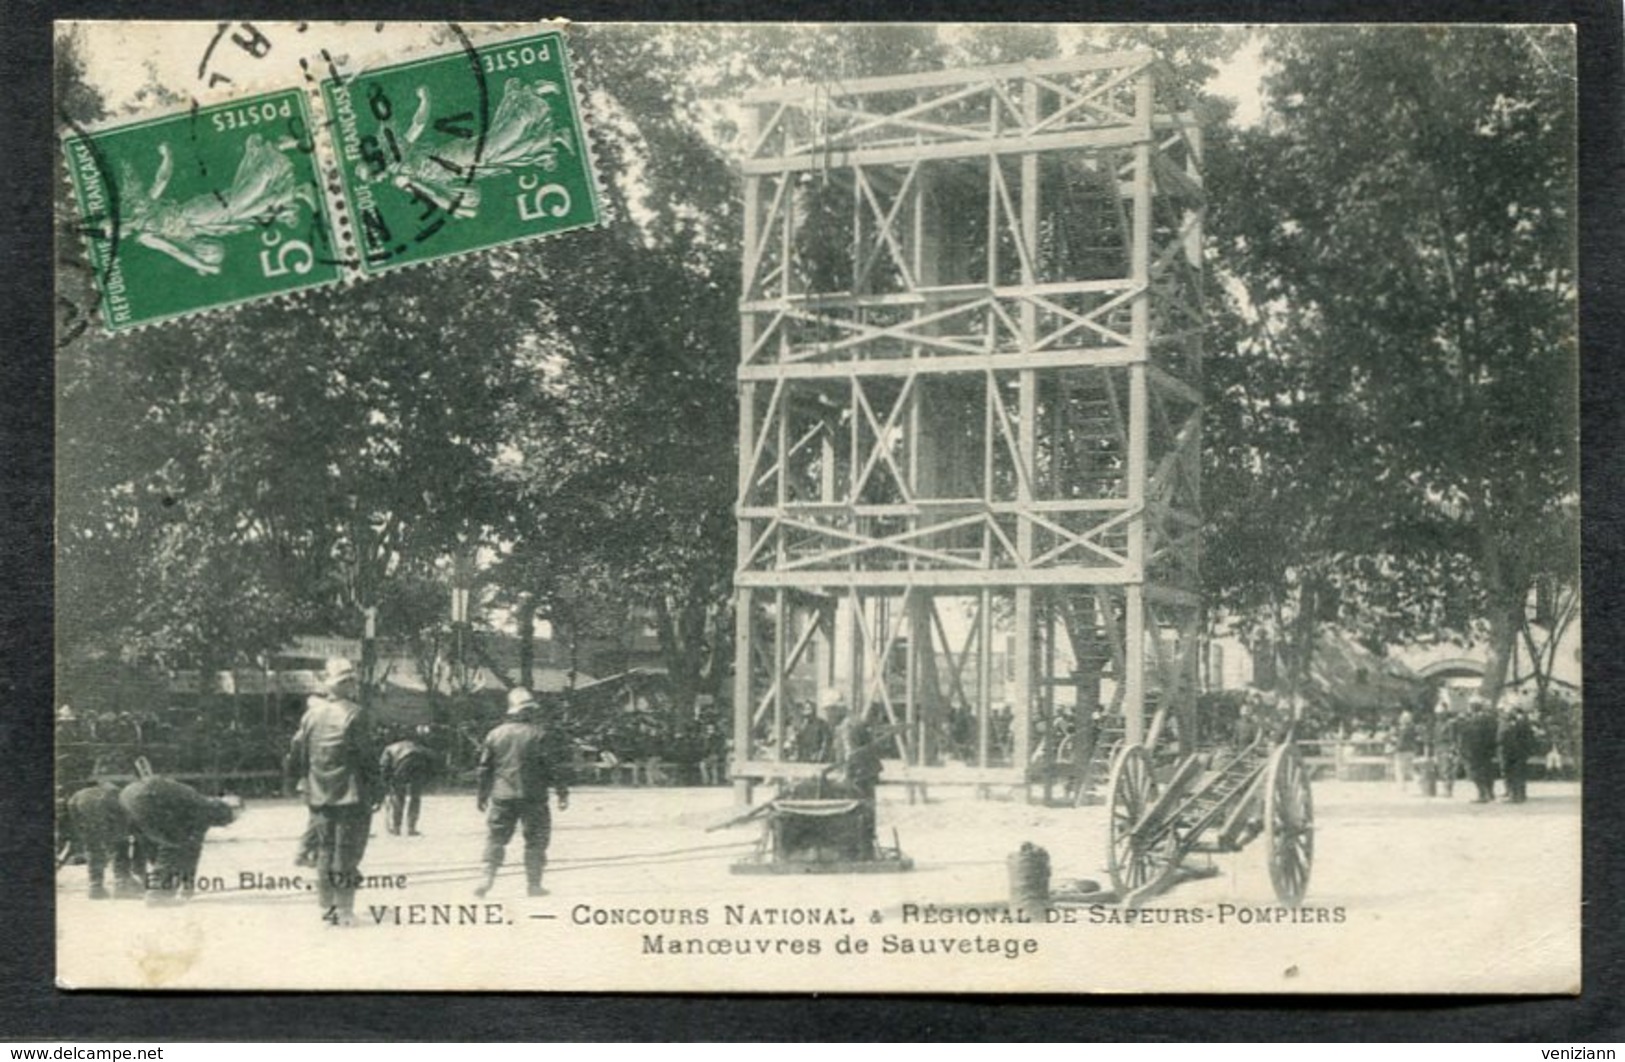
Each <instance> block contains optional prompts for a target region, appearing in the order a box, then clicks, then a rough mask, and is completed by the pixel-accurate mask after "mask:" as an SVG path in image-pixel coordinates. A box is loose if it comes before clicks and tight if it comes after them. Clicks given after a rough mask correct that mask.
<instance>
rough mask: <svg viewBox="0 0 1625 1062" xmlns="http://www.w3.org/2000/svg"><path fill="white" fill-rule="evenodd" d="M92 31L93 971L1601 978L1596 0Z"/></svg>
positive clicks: (84, 623)
mask: <svg viewBox="0 0 1625 1062" xmlns="http://www.w3.org/2000/svg"><path fill="white" fill-rule="evenodd" d="M55 61H56V74H57V76H56V89H57V99H56V106H57V114H58V135H59V144H58V151H59V158H60V181H59V184H58V187H57V195H56V210H57V227H56V232H57V248H56V250H57V257H56V282H57V292H58V299H57V302H58V307H59V314H58V337H57V344H58V346H57V357H56V379H57V387H58V390H57V399H58V400H57V410H56V427H57V436H56V455H57V469H58V480H57V494H56V496H57V501H58V509H57V517H56V518H57V605H56V624H57V627H56V638H57V642H56V644H57V659H56V675H57V693H56V699H55V700H56V703H55V708H54V710H55V713H56V736H57V740H56V790H57V799H58V804H57V806H58V835H59V844H58V852H57V865H56V896H57V904H56V908H57V923H56V941H57V976H58V982H59V984H60V985H61V986H63V987H64V988H71V989H91V988H119V989H139V988H145V989H159V990H199V989H255V990H280V989H288V990H295V989H304V990H309V989H358V990H360V989H365V990H396V989H399V990H413V991H421V990H447V991H455V990H522V991H543V992H546V991H561V992H565V991H568V992H580V991H612V992H628V991H648V992H700V991H703V992H718V991H722V992H818V993H840V992H885V993H912V992H918V993H927V992H929V993H943V992H955V993H959V992H976V993H1011V992H1015V993H1175V992H1177V993H1193V992H1194V993H1315V994H1339V993H1350V994H1353V993H1358V994H1372V993H1477V994H1484V993H1512V994H1569V993H1578V992H1579V991H1580V988H1581V985H1580V925H1581V895H1580V881H1581V874H1580V870H1581V866H1580V835H1581V799H1580V797H1581V785H1582V774H1583V761H1582V754H1581V747H1580V744H1581V743H1580V734H1581V717H1582V702H1583V683H1582V679H1581V674H1580V648H1579V647H1580V634H1581V632H1580V623H1579V614H1580V580H1579V561H1578V534H1579V532H1578V527H1579V473H1578V469H1579V427H1578V392H1577V384H1576V380H1577V367H1578V357H1579V350H1578V336H1577V328H1576V310H1577V288H1576V265H1575V255H1576V233H1577V231H1578V226H1579V224H1580V221H1581V219H1580V218H1579V217H1578V216H1577V205H1576V204H1577V199H1576V180H1577V177H1576V129H1577V115H1576V91H1575V89H1576V82H1575V69H1576V56H1575V39H1574V34H1573V32H1572V29H1571V28H1570V27H1565V26H1544V25H1543V26H1519V25H1502V26H1491V25H1473V26H1467V25H1460V26H1425V27H1424V26H1356V25H1349V26H1335V27H1334V26H1295V27H1284V26H1225V25H1189V26H1180V25H1143V26H1142V25H1132V24H1113V25H1082V24H1024V25H1018V24H978V25H932V24H922V23H911V24H907V25H881V24H869V25H851V24H826V25H803V24H798V25H788V24H786V25H769V24H755V25H723V24H717V25H702V24H577V23H570V22H566V21H556V22H547V23H536V24H501V25H483V24H463V23H449V22H448V23H394V22H383V23H375V22H365V23H323V22H298V23H295V22H263V23H261V22H228V23H213V22H211V23H202V22H197V23H190V22H116V23H115V22H63V23H60V24H58V26H57V27H56V60H55Z"/></svg>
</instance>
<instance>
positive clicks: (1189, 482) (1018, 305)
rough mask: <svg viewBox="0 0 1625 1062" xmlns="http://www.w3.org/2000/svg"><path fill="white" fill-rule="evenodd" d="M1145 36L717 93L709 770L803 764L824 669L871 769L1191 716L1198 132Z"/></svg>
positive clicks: (1134, 736)
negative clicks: (1173, 100) (727, 721)
mask: <svg viewBox="0 0 1625 1062" xmlns="http://www.w3.org/2000/svg"><path fill="white" fill-rule="evenodd" d="M1157 65H1158V64H1157V61H1156V60H1155V58H1154V57H1153V56H1152V55H1151V54H1150V53H1143V52H1128V53H1116V54H1102V55H1092V56H1086V57H1077V58H1067V59H1053V60H1046V61H1040V62H1028V63H1020V64H1013V65H1007V66H996V67H985V68H979V69H967V70H947V71H941V72H934V73H924V74H913V75H907V76H900V77H883V78H869V79H858V80H846V81H840V82H833V83H820V84H810V85H786V86H782V87H776V88H769V89H765V90H762V91H758V92H755V93H753V94H752V95H750V96H749V97H748V98H747V99H746V104H747V112H748V115H749V118H748V121H747V123H746V128H745V132H744V141H745V144H746V151H747V155H746V158H745V161H744V164H743V170H744V175H745V187H744V192H745V201H744V280H743V295H742V299H741V303H740V364H739V399H740V413H739V495H738V528H739V536H738V562H737V569H736V577H735V578H736V586H737V594H738V602H737V606H738V609H737V634H736V637H737V644H736V658H735V666H736V671H735V678H734V681H735V686H734V762H733V769H734V773H735V776H736V778H742V779H751V778H764V777H774V776H778V777H784V776H794V775H797V774H802V773H810V772H814V771H816V770H817V769H818V768H817V767H815V766H810V765H808V766H797V765H791V764H787V763H786V762H784V761H785V760H786V759H788V755H787V753H786V748H787V742H788V738H789V734H790V732H791V731H792V729H793V726H794V721H795V712H796V710H797V706H798V705H799V704H801V703H802V702H807V701H816V700H818V699H819V698H820V696H821V695H822V696H826V697H827V696H828V695H829V691H831V690H833V691H836V692H837V693H838V694H839V695H840V698H841V700H842V702H843V703H844V704H845V705H847V706H856V708H857V709H858V710H861V711H866V712H869V713H871V722H873V723H875V724H876V725H877V726H879V727H880V728H881V729H880V731H879V732H880V733H882V734H883V735H885V741H886V748H885V750H884V753H885V755H887V756H888V757H890V758H892V759H899V760H901V763H900V764H895V763H894V764H891V765H889V766H888V768H887V773H886V778H887V779H888V780H892V781H898V780H915V781H939V782H945V781H950V780H953V781H966V782H974V783H980V784H1018V785H1019V784H1023V783H1025V782H1027V781H1029V780H1032V779H1033V774H1032V772H1033V771H1034V770H1035V765H1037V769H1041V768H1042V767H1043V765H1044V764H1046V763H1048V762H1049V761H1050V760H1051V759H1052V758H1053V756H1054V754H1055V753H1056V751H1057V749H1058V747H1059V745H1060V742H1059V741H1058V740H1057V735H1059V734H1060V733H1062V732H1064V731H1066V730H1068V729H1070V728H1071V727H1073V726H1075V725H1079V724H1081V723H1082V721H1085V720H1088V719H1090V718H1091V717H1094V716H1097V715H1098V716H1101V717H1102V718H1103V719H1104V724H1103V729H1105V730H1106V731H1107V732H1109V733H1111V734H1114V735H1115V732H1116V731H1117V730H1119V729H1120V730H1121V731H1122V734H1123V735H1124V736H1125V737H1126V738H1127V740H1128V741H1130V742H1138V741H1141V740H1144V739H1146V738H1148V737H1149V738H1151V739H1152V740H1154V739H1155V738H1156V736H1157V735H1156V734H1155V733H1148V731H1149V730H1152V729H1155V728H1156V727H1158V726H1160V724H1161V722H1162V720H1163V719H1164V718H1166V717H1167V716H1168V715H1169V714H1170V712H1164V711H1160V710H1158V709H1163V708H1167V709H1170V710H1171V714H1172V716H1173V717H1174V718H1179V719H1180V720H1181V737H1182V738H1183V739H1184V740H1189V738H1190V737H1191V736H1192V733H1193V731H1192V727H1191V725H1190V724H1191V722H1192V720H1191V717H1190V714H1189V712H1188V709H1189V707H1190V706H1191V704H1192V702H1193V699H1194V695H1195V689H1196V686H1195V678H1196V672H1195V665H1196V658H1197V654H1196V632H1197V622H1198V616H1199V606H1200V600H1199V597H1198V594H1197V553H1198V537H1199V534H1200V531H1201V521H1200V494H1199V484H1198V471H1199V454H1200V444H1201V397H1200V392H1199V389H1198V388H1199V386H1200V378H1201V358H1202V326H1203V314H1202V258H1201V232H1202V210H1203V192H1202V177H1201V157H1202V148H1201V138H1200V133H1199V130H1198V129H1197V127H1196V124H1195V122H1194V120H1192V119H1191V118H1190V117H1189V116H1186V115H1181V114H1178V113H1177V112H1176V111H1175V110H1174V108H1172V107H1171V106H1169V105H1168V102H1167V101H1166V100H1164V99H1163V98H1162V96H1161V95H1160V94H1159V90H1158V87H1157ZM1085 729H1087V727H1085ZM1112 739H1113V740H1115V737H1113V738H1112ZM1081 759H1082V757H1081V756H1080V761H1081ZM746 784H748V783H746Z"/></svg>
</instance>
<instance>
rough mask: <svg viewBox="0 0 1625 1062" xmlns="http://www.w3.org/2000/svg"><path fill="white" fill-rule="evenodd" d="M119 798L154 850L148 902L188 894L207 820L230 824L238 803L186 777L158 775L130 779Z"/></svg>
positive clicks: (143, 839)
mask: <svg viewBox="0 0 1625 1062" xmlns="http://www.w3.org/2000/svg"><path fill="white" fill-rule="evenodd" d="M118 799H119V804H120V805H121V806H122V807H123V808H124V813H125V815H127V816H128V817H129V821H130V825H131V827H132V828H133V829H134V830H135V832H136V833H137V834H138V835H139V836H140V838H141V842H142V843H143V844H144V845H145V846H146V847H147V849H148V850H149V851H151V852H152V853H153V863H154V868H153V869H152V870H151V871H149V872H148V873H147V903H149V904H154V905H156V904H169V903H176V902H178V900H179V899H184V898H189V897H190V896H191V895H192V891H193V888H194V886H195V884H196V882H197V866H198V859H199V858H200V857H201V856H202V855H203V838H204V837H205V836H206V835H207V834H208V832H209V827H211V826H229V825H231V823H232V822H233V821H235V820H236V818H237V809H236V808H235V807H234V806H233V805H232V804H230V803H228V802H227V801H225V800H218V799H215V798H213V797H206V796H204V795H203V794H202V793H199V792H198V791H197V790H196V789H193V788H192V787H191V786H189V785H187V784H185V783H184V782H177V781H175V780H174V779H173V778H162V777H159V776H157V775H154V776H153V777H151V778H143V779H141V780H140V781H138V782H131V783H130V784H129V785H127V786H125V787H124V789H123V790H122V791H121V792H120V793H119V795H118ZM177 893H178V894H179V896H178V897H177Z"/></svg>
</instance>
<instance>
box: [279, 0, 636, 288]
mask: <svg viewBox="0 0 1625 1062" xmlns="http://www.w3.org/2000/svg"><path fill="white" fill-rule="evenodd" d="M447 25H449V26H451V27H452V29H453V30H454V31H456V32H457V33H458V34H460V35H462V36H463V37H464V39H465V40H466V42H467V44H468V46H469V47H471V48H474V49H476V50H478V49H482V48H490V47H498V46H501V45H503V44H507V43H510V42H520V41H526V40H530V39H532V38H535V37H537V36H539V35H542V34H547V33H556V34H557V35H558V44H559V54H560V67H561V69H562V71H563V74H564V78H565V80H566V81H567V82H568V84H569V92H570V102H571V107H572V110H573V112H574V114H575V119H576V124H577V125H578V126H579V127H580V129H581V152H582V170H583V173H584V176H585V178H586V183H587V186H588V188H589V189H590V191H591V194H592V206H593V215H594V217H593V220H591V221H585V222H581V223H580V224H576V225H571V226H569V227H568V228H562V229H553V230H551V231H549V232H542V233H525V234H522V235H518V236H515V237H513V238H512V239H508V240H503V241H500V242H497V243H490V244H485V245H483V246H480V247H476V248H471V249H467V250H456V251H448V252H446V253H444V254H438V255H427V256H424V257H422V258H417V259H414V260H412V261H408V262H401V263H399V264H395V265H389V266H385V267H383V268H375V269H372V270H369V269H367V268H366V260H365V257H364V256H363V255H362V253H361V247H360V244H359V242H358V241H356V235H355V234H356V231H357V230H356V222H355V219H354V218H352V217H351V216H350V212H349V204H348V201H347V200H346V201H344V202H343V203H341V204H340V206H339V207H338V208H337V209H339V210H341V211H342V219H343V220H342V222H340V221H339V220H338V218H339V215H335V229H336V231H337V232H342V233H343V234H344V235H345V236H346V238H347V239H348V240H350V241H352V242H351V243H349V244H347V245H345V246H344V247H343V248H342V249H341V257H342V258H343V260H344V261H345V262H346V263H347V264H349V265H350V266H351V267H352V268H351V269H350V270H347V271H346V274H345V276H344V284H345V285H346V286H347V287H349V286H353V285H355V284H357V283H359V282H361V281H363V280H371V279H375V278H377V277H380V276H384V275H393V274H398V273H402V272H406V271H408V270H413V269H421V268H424V267H432V266H436V265H438V264H439V263H441V262H446V261H450V260H452V259H456V258H464V257H468V256H471V255H485V254H489V253H491V252H492V251H496V250H500V249H503V248H512V247H515V246H518V245H521V244H525V243H529V242H531V241H533V240H547V239H552V238H553V237H556V236H562V235H565V234H568V233H573V232H584V231H590V230H592V229H598V228H603V227H605V225H606V224H607V221H606V219H605V209H606V204H607V203H608V202H609V201H610V200H609V196H608V195H607V194H606V189H605V187H604V179H603V176H602V174H601V172H600V171H599V169H598V162H597V155H596V153H595V151H594V149H593V144H592V140H593V137H594V135H595V134H594V132H593V121H592V113H591V112H592V108H591V105H590V103H589V100H588V96H587V93H585V92H583V91H582V89H581V85H580V84H579V83H578V82H577V80H576V76H575V68H574V65H573V61H572V59H571V56H570V42H569V36H570V33H571V32H572V31H573V29H574V27H575V26H577V25H578V23H575V22H572V21H571V20H569V19H565V18H554V19H545V20H542V21H539V22H526V23H517V24H503V25H498V26H497V27H496V28H494V29H491V28H486V27H481V26H476V27H474V28H473V29H472V31H470V30H468V29H467V28H465V27H464V26H463V25H462V24H460V23H447ZM454 54H455V50H454V49H449V48H445V47H443V46H440V47H436V46H431V45H425V46H424V47H423V48H422V49H420V50H417V51H413V52H407V53H405V54H403V55H399V56H394V57H391V58H389V59H388V60H387V61H383V62H370V63H367V64H366V65H363V66H361V67H359V68H358V69H356V70H354V71H352V72H345V71H342V70H338V69H337V68H336V67H335V66H334V65H333V64H332V63H331V61H330V57H328V56H325V55H322V54H321V53H320V52H317V53H314V55H309V56H304V57H302V58H301V60H300V65H301V67H302V68H304V69H305V70H306V77H307V80H310V79H311V78H314V81H313V82H312V84H311V86H310V90H311V92H312V93H313V95H314V97H315V99H316V101H317V104H316V105H317V106H319V107H320V108H321V114H322V118H321V121H320V124H321V126H322V128H323V129H324V130H327V132H328V134H329V136H331V135H332V131H333V128H334V126H333V122H334V121H335V120H336V116H334V115H331V114H330V113H329V111H328V107H327V97H326V93H324V92H323V91H322V85H323V83H324V82H325V80H327V78H326V77H324V75H323V74H322V73H321V71H323V70H328V71H330V72H331V74H332V75H333V76H352V77H353V76H356V75H359V74H361V73H369V72H374V71H383V70H390V69H394V68H396V67H402V66H407V65H409V64H412V63H418V62H424V61H430V60H435V59H440V58H444V57H446V56H450V55H454ZM317 57H319V61H318V60H317ZM326 147H327V149H328V152H329V155H328V158H330V159H331V162H332V166H333V170H332V177H331V183H332V187H333V188H334V189H336V190H337V194H338V195H339V196H340V197H341V199H342V198H344V192H343V189H344V184H343V178H342V176H341V175H340V174H339V163H338V151H337V147H336V142H335V141H332V140H330V141H329V142H328V143H327V145H326ZM325 180H326V174H325V172H324V189H327V187H328V185H327V184H326V183H325Z"/></svg>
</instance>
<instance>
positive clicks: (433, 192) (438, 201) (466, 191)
mask: <svg viewBox="0 0 1625 1062" xmlns="http://www.w3.org/2000/svg"><path fill="white" fill-rule="evenodd" d="M322 96H323V100H324V101H325V103H326V106H327V109H328V112H329V114H330V115H331V116H332V118H331V123H332V124H331V128H332V131H333V136H334V139H335V141H336V150H337V153H338V158H339V172H340V174H341V175H342V179H343V184H344V203H345V207H346V208H347V211H348V216H349V219H350V223H351V225H352V226H353V229H352V230H351V231H353V232H354V234H355V239H356V241H357V243H358V252H359V253H358V264H359V268H360V269H361V271H362V272H364V273H367V274H373V273H377V272H380V271H382V270H385V269H391V268H395V267H397V266H402V265H410V264H412V263H415V262H422V261H426V260H429V259H433V258H444V257H446V256H447V255H453V254H461V253H463V252H466V251H473V250H478V249H481V248H485V247H494V246H497V245H499V244H504V243H512V242H513V241H515V240H522V239H527V238H529V237H532V236H542V235H547V234H550V233H556V232H563V231H565V230H566V229H574V228H579V227H581V226H583V225H591V224H594V223H595V222H596V221H597V220H598V204H597V199H596V196H597V189H596V187H595V186H594V184H593V179H592V175H591V171H590V169H589V165H588V155H587V143H586V138H585V137H584V136H583V135H582V128H581V121H580V117H579V108H578V106H577V103H576V99H575V93H574V89H573V87H572V85H571V82H570V71H569V67H568V60H567V58H566V55H565V50H564V42H563V37H562V35H561V34H560V33H558V32H557V31H551V32H547V33H541V34H537V35H535V36H532V37H525V38H523V39H519V40H509V41H502V42H500V43H497V44H492V45H486V46H482V47H467V48H465V49H464V50H462V51H456V52H452V53H449V54H445V55H438V56H434V57H431V58H427V59H419V60H415V61H411V62H404V63H400V64H398V65H394V66H386V67H383V68H380V69H376V70H369V71H366V72H364V73H362V74H360V75H358V76H355V77H350V78H335V79H330V80H328V81H326V82H324V83H323V85H322Z"/></svg>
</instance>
